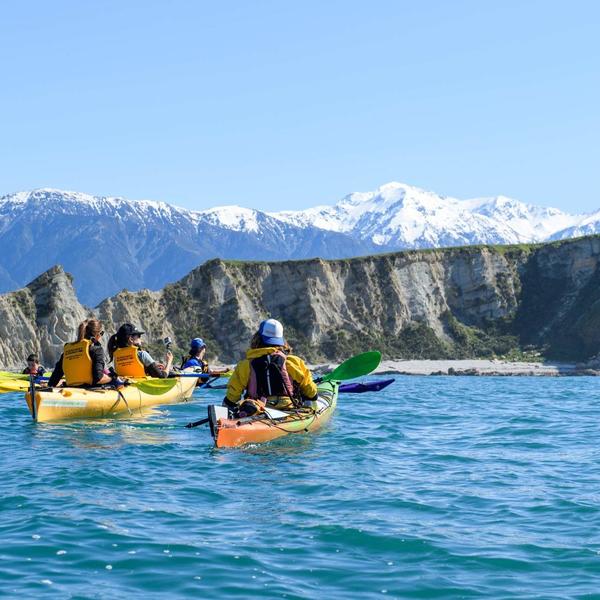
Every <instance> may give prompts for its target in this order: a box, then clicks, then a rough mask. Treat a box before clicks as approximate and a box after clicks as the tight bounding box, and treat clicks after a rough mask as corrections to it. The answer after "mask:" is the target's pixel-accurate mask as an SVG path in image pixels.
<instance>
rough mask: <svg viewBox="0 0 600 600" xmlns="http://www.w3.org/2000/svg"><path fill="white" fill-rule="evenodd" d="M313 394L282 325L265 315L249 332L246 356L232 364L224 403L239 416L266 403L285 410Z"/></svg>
mask: <svg viewBox="0 0 600 600" xmlns="http://www.w3.org/2000/svg"><path fill="white" fill-rule="evenodd" d="M244 392H245V397H244V398H243V399H242V394H244ZM316 396H317V386H316V385H315V382H314V381H313V379H312V375H311V374H310V371H309V370H308V368H307V366H306V365H305V364H304V361H303V360H302V359H301V358H299V357H298V356H295V355H293V354H291V348H290V347H289V346H288V345H287V343H286V341H285V339H284V337H283V325H282V324H281V323H280V322H279V321H277V320H276V319H267V320H265V321H263V322H262V323H261V324H260V326H259V328H258V331H257V332H256V333H255V334H254V335H253V336H252V340H251V341H250V348H249V349H248V350H247V351H246V358H245V359H244V360H241V361H240V362H239V363H238V364H237V366H236V367H235V370H234V372H233V375H232V376H231V379H230V380H229V385H228V386H227V394H226V396H225V398H224V400H223V405H224V406H227V407H228V408H229V409H231V410H232V411H233V412H234V413H235V414H237V415H238V416H249V415H252V414H254V413H256V412H257V411H260V410H261V409H262V408H264V406H265V405H268V406H269V407H272V408H277V409H280V410H281V409H283V410H285V409H290V408H293V407H294V406H297V405H299V404H300V403H301V401H302V399H304V398H306V399H308V400H314V399H315V398H316Z"/></svg>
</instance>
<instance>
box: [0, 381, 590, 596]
mask: <svg viewBox="0 0 600 600" xmlns="http://www.w3.org/2000/svg"><path fill="white" fill-rule="evenodd" d="M599 383H600V382H599V381H598V380H597V379H595V378H591V377H570V378H533V377H408V376H398V377H397V378H396V382H395V383H394V384H393V385H392V386H390V387H389V388H387V389H385V390H384V391H382V392H377V393H367V394H360V395H341V396H340V400H339V403H338V408H337V411H336V414H335V415H334V417H333V418H332V420H331V422H330V424H329V425H328V426H327V427H326V428H325V429H324V430H322V431H321V432H319V433H315V434H312V435H294V436H289V437H288V438H284V439H281V440H278V441H275V442H272V443H269V444H265V445H262V446H254V447H248V448H242V449H235V450H217V449H215V448H214V447H213V445H212V440H211V437H210V434H209V432H208V430H207V429H206V428H205V427H199V428H196V429H185V427H184V425H185V424H186V423H187V422H188V421H191V420H194V419H199V418H202V417H203V416H205V413H206V409H205V405H206V404H208V403H209V402H219V401H220V399H221V397H222V394H223V393H222V391H218V390H210V391H208V390H204V391H202V390H200V391H198V392H197V393H196V395H195V396H194V399H193V402H190V403H186V404H181V405H175V406H168V407H163V408H160V409H159V410H155V411H154V412H152V414H150V415H149V416H147V417H144V418H125V419H119V420H109V421H103V422H100V421H95V422H88V423H86V422H79V423H70V424H35V423H33V422H32V421H31V418H30V416H29V413H28V412H27V410H26V407H25V401H24V399H23V395H22V394H6V395H3V396H0V411H1V419H0V424H1V425H0V428H1V431H0V482H1V483H0V485H1V490H2V493H1V498H0V540H1V546H0V595H2V597H15V598H17V597H18V598H23V597H43V598H111V599H113V598H132V597H140V598H159V597H161V598H162V597H169V598H190V597H199V598H257V597H261V598H298V599H300V598H315V599H316V598H318V599H322V598H327V599H338V598H339V599H348V598H361V599H362V598H452V599H454V598H528V599H529V598H594V597H595V598H600V452H599V450H598V440H599V439H600V397H599V393H598V386H599Z"/></svg>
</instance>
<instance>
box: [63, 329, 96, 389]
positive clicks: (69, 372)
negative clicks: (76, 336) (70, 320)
mask: <svg viewBox="0 0 600 600" xmlns="http://www.w3.org/2000/svg"><path fill="white" fill-rule="evenodd" d="M90 346H91V341H90V340H81V342H71V343H69V344H65V348H64V352H63V361H62V363H63V364H62V366H63V373H64V374H65V380H66V382H67V385H68V386H76V385H92V383H94V379H93V376H92V357H91V356H90Z"/></svg>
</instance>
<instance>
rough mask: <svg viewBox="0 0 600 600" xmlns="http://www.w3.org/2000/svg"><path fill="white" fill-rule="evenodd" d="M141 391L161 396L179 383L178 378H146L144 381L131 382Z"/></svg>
mask: <svg viewBox="0 0 600 600" xmlns="http://www.w3.org/2000/svg"><path fill="white" fill-rule="evenodd" d="M130 385H133V386H134V387H136V388H137V389H138V390H140V391H141V392H144V393H145V394H150V395H152V396H161V395H162V394H166V393H167V392H168V391H170V390H171V389H172V388H173V387H175V386H176V385H177V379H171V378H169V379H146V380H142V381H135V382H131V383H130Z"/></svg>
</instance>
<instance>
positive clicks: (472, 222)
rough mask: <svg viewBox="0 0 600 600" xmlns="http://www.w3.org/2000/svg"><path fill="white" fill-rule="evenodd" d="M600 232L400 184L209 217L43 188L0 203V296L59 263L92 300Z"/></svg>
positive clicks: (531, 209)
mask: <svg viewBox="0 0 600 600" xmlns="http://www.w3.org/2000/svg"><path fill="white" fill-rule="evenodd" d="M597 232H600V212H598V213H594V214H591V215H570V214H567V213H564V212H561V211H560V210H557V209H554V208H542V207H537V206H533V205H529V204H525V203H523V202H519V201H517V200H513V199H510V198H506V197H504V196H497V197H494V198H478V199H471V200H459V199H456V198H450V197H445V196H439V195H438V194H435V193H433V192H429V191H425V190H422V189H420V188H416V187H413V186H410V185H406V184H402V183H388V184H386V185H383V186H381V187H380V188H378V189H377V190H375V191H373V192H360V193H359V192H357V193H353V194H350V195H348V196H346V197H345V198H343V199H342V200H341V201H340V202H338V203H337V204H334V205H332V206H318V207H315V208H310V209H308V210H302V211H285V212H278V213H265V212H261V211H258V210H253V209H249V208H244V207H241V206H220V207H216V208H211V209H208V210H202V211H193V210H187V209H184V208H178V207H175V206H172V205H171V204H168V203H166V202H155V201H141V200H140V201H132V200H126V199H124V198H113V197H98V196H90V195H88V194H82V193H79V192H65V191H61V190H54V189H39V190H34V191H31V192H18V193H16V194H11V195H7V196H3V197H1V198H0V252H1V256H2V259H1V260H0V291H6V290H10V289H15V288H17V287H20V286H22V285H24V284H26V283H27V282H28V281H30V280H32V279H33V278H34V277H36V276H37V275H38V274H39V273H41V272H43V271H45V270H46V269H48V268H50V267H51V266H53V265H54V264H57V263H60V264H62V265H63V266H64V267H65V269H66V270H67V271H69V272H70V273H72V274H73V275H74V276H75V284H76V286H77V290H78V293H79V295H80V297H81V298H82V299H83V300H84V302H87V303H88V304H95V303H97V302H98V301H99V300H101V299H102V298H104V297H106V296H108V295H110V294H113V293H115V292H117V291H119V290H120V289H122V288H127V289H130V290H137V289H140V288H143V287H148V288H151V289H158V288H161V287H163V286H164V284H165V283H168V282H170V281H175V280H177V279H179V278H180V277H182V276H183V275H185V274H186V273H187V272H188V271H190V270H191V269H192V268H194V267H195V266H197V265H198V264H200V263H202V262H204V261H206V260H208V259H210V258H215V257H221V258H229V259H242V260H286V259H296V258H310V257H316V256H320V257H322V258H346V257H351V256H356V255H361V254H363V255H364V254H369V253H376V252H383V251H392V250H399V249H405V248H428V247H438V246H454V245H465V244H487V243H494V244H506V243H520V242H534V241H544V240H548V239H561V238H565V237H572V236H576V235H583V234H587V233H597Z"/></svg>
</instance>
